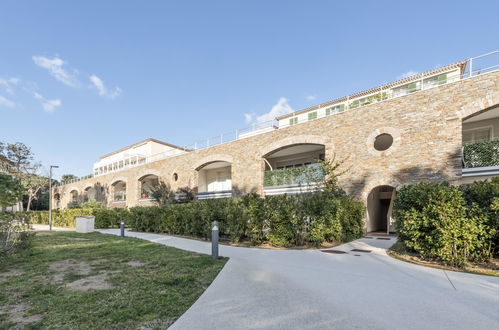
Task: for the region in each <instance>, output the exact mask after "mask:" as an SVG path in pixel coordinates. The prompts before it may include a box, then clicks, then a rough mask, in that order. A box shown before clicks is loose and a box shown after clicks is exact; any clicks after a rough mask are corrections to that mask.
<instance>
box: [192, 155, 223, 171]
mask: <svg viewBox="0 0 499 330" xmlns="http://www.w3.org/2000/svg"><path fill="white" fill-rule="evenodd" d="M214 162H227V163H231V164H232V163H233V158H232V156H230V155H227V154H213V155H209V156H206V157H204V158H201V159H200V160H198V161H196V162H195V163H194V166H193V169H194V170H196V171H199V170H200V169H202V168H203V167H204V166H206V165H208V164H210V163H214Z"/></svg>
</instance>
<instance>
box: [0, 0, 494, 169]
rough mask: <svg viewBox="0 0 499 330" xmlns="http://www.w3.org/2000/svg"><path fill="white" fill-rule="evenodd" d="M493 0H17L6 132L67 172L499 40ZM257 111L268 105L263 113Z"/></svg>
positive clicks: (9, 21) (8, 49)
mask: <svg viewBox="0 0 499 330" xmlns="http://www.w3.org/2000/svg"><path fill="white" fill-rule="evenodd" d="M498 12H499V2H497V1H489V2H487V1H474V2H473V3H472V6H471V5H470V2H469V1H467V2H464V1H463V2H459V1H448V2H445V1H428V2H426V1H417V2H407V1H313V0H312V1H270V0H267V1H237V0H232V1H216V0H214V1H89V0H86V1H20V0H14V1H8V0H4V1H2V2H1V4H0V37H1V38H0V40H1V41H0V115H1V117H0V118H1V126H0V140H2V141H6V142H15V141H22V142H24V143H26V144H27V145H29V146H30V147H31V148H32V149H33V151H34V152H35V154H36V157H37V159H39V160H40V161H42V163H43V164H44V165H45V166H48V165H49V164H57V165H59V166H60V169H59V170H58V174H59V175H60V174H63V173H74V174H77V175H85V174H88V173H91V171H92V164H93V162H95V161H96V160H97V159H98V157H99V156H100V155H103V154H106V153H109V152H111V151H114V150H116V149H118V148H121V147H124V146H127V145H130V144H133V143H135V142H138V141H140V140H143V139H146V138H149V137H153V138H157V139H160V140H163V141H167V142H170V143H173V144H178V145H189V144H191V143H193V142H195V141H197V140H202V139H204V138H206V137H211V136H215V135H217V134H220V133H223V132H228V131H232V130H234V129H236V128H242V127H245V126H247V121H248V120H253V121H254V120H258V119H257V118H258V117H259V116H260V117H261V116H262V115H265V114H267V116H266V117H261V118H269V117H271V115H269V112H270V111H271V110H272V109H274V111H281V112H285V111H290V110H299V109H301V108H304V107H307V106H311V105H314V104H317V103H321V102H324V101H327V100H330V99H334V98H337V97H341V96H344V95H347V94H351V93H353V92H356V91H359V90H363V89H366V88H370V87H374V86H377V85H379V84H382V83H385V82H389V81H393V80H395V79H397V78H399V77H400V76H401V75H403V74H405V73H407V72H421V71H426V70H429V69H432V68H434V67H436V66H439V65H446V64H450V63H454V62H456V61H459V60H462V59H465V58H468V57H472V56H476V55H479V54H482V53H486V52H489V51H492V50H496V49H498V48H499V42H498V41H499V37H498V36H499V34H498V32H499V20H498V19H497V13H498ZM261 118H260V119H261Z"/></svg>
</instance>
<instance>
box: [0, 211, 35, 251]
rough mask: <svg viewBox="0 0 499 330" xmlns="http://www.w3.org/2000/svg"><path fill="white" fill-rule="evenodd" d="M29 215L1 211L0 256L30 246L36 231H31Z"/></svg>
mask: <svg viewBox="0 0 499 330" xmlns="http://www.w3.org/2000/svg"><path fill="white" fill-rule="evenodd" d="M29 228H30V226H29V222H28V217H26V216H23V215H22V214H17V215H16V214H14V213H11V212H1V213H0V257H5V256H7V255H10V254H12V253H14V252H16V251H17V250H20V249H24V248H26V247H28V246H29V244H30V242H31V240H32V238H33V235H34V233H33V232H30V231H29Z"/></svg>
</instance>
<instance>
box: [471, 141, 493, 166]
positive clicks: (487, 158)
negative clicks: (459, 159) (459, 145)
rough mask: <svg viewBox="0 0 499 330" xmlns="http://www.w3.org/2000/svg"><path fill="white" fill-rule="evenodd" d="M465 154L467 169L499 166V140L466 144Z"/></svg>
mask: <svg viewBox="0 0 499 330" xmlns="http://www.w3.org/2000/svg"><path fill="white" fill-rule="evenodd" d="M463 154H464V155H463V156H464V162H465V165H466V167H469V168H473V167H484V166H499V140H497V141H483V142H476V143H471V144H466V145H465V146H464V147H463Z"/></svg>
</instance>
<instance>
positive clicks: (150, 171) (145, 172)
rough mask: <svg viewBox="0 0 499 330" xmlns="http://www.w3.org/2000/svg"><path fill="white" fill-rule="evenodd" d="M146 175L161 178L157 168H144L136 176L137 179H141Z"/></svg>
mask: <svg viewBox="0 0 499 330" xmlns="http://www.w3.org/2000/svg"><path fill="white" fill-rule="evenodd" d="M148 175H155V176H157V177H158V178H161V174H160V172H159V171H158V170H154V169H144V170H142V171H140V172H139V175H138V176H137V181H140V180H141V179H143V178H144V177H146V176H148Z"/></svg>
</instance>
